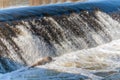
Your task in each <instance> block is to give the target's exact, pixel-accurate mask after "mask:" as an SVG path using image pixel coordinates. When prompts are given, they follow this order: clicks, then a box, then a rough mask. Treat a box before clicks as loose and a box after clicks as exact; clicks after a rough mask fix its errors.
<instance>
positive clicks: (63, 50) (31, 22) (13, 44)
mask: <svg viewBox="0 0 120 80" xmlns="http://www.w3.org/2000/svg"><path fill="white" fill-rule="evenodd" d="M113 2H114V3H113ZM119 2H120V1H118V0H115V1H112V0H110V1H98V2H84V3H65V4H57V5H56V4H55V5H48V6H40V7H39V6H38V7H25V8H20V9H7V10H1V11H0V72H1V73H7V72H10V71H14V70H17V69H19V68H21V67H23V66H28V65H31V64H32V63H34V62H36V61H37V60H39V59H40V58H42V57H45V56H51V57H56V56H57V58H56V59H55V60H57V59H58V60H57V61H58V62H59V63H61V62H62V60H61V59H60V60H59V57H58V56H60V58H67V57H64V56H63V55H64V54H66V56H68V55H69V53H71V52H73V53H72V54H70V55H71V56H73V58H72V59H70V62H69V61H67V60H69V59H66V60H65V61H66V63H64V64H63V66H64V68H65V71H67V70H68V69H69V68H68V67H69V66H77V67H79V68H80V69H79V71H81V68H83V69H92V70H96V69H97V70H101V69H106V67H108V66H109V67H110V65H108V62H109V57H111V56H110V55H111V54H112V55H114V52H111V53H110V54H104V53H99V49H100V48H101V47H98V48H95V50H94V49H93V51H95V54H94V53H92V51H91V53H89V54H87V55H83V54H82V51H81V52H79V53H77V54H76V53H75V52H76V51H78V50H82V49H84V53H88V52H89V51H90V50H87V49H88V48H92V47H96V46H98V45H101V44H105V43H108V42H111V41H113V40H117V39H120V12H119V10H120V9H119V8H120V4H119ZM117 42H118V43H119V41H117ZM108 46H109V45H107V47H108ZM105 47H106V46H105ZM118 47H119V46H118ZM103 48H104V47H103ZM108 48H109V47H108ZM96 49H98V51H96ZM110 49H112V47H111V48H110ZM115 49H117V48H116V47H115ZM97 53H98V54H97ZM105 53H106V52H105ZM73 54H75V55H78V54H79V55H80V57H79V59H80V60H79V59H78V60H79V61H80V62H74V58H75V60H77V58H76V57H74V55H73ZM117 54H119V52H118V53H117ZM79 55H78V56H79ZM92 55H96V56H92ZM105 58H108V62H107V61H105V62H104V59H105ZM111 58H113V60H116V61H118V60H119V59H118V58H119V55H118V56H116V54H115V57H114V56H112V57H111ZM99 59H101V60H99ZM102 59H103V62H102ZM72 61H73V62H72ZM81 61H82V63H81ZM84 61H86V62H84ZM87 61H91V62H87ZM92 61H93V62H94V63H92ZM95 61H96V62H95ZM58 62H57V64H58ZM117 63H118V64H119V62H117ZM53 65H56V63H51V64H50V65H48V66H51V67H52V66H53ZM93 65H94V66H93ZM102 66H103V67H102ZM57 67H58V66H57ZM112 67H114V64H113V66H112ZM117 67H120V66H119V65H118V66H117ZM62 68H63V67H62ZM67 68H68V69H67ZM110 68H111V67H110ZM40 70H41V69H40ZM43 70H44V69H43ZM59 70H61V69H59ZM70 70H71V72H72V71H73V72H74V70H72V69H70ZM75 70H77V69H75ZM45 71H46V70H45ZM71 72H70V73H71ZM54 73H55V74H58V72H54ZM66 73H69V70H68V72H66ZM76 73H77V72H75V74H76ZM111 73H112V72H111ZM20 74H21V73H20ZM48 74H49V73H48ZM83 74H87V73H83ZM100 74H101V73H100ZM67 75H72V74H66V76H67ZM96 75H97V73H96ZM98 75H99V74H98ZM35 76H36V75H35ZM61 76H62V75H61ZM74 76H76V75H74ZM91 76H94V79H102V78H101V77H96V76H95V75H93V74H91ZM28 77H29V76H28ZM84 78H85V77H84ZM69 79H70V78H69ZM69 79H68V80H69ZM76 79H78V78H76ZM76 79H75V80H76ZM86 79H87V78H86ZM4 80H5V79H4ZM8 80H9V79H8ZM15 80H16V78H15ZM18 80H20V79H18ZM25 80H26V79H25ZM33 80H34V79H33ZM38 80H39V79H38ZM48 80H49V79H48ZM58 80H59V79H58ZM60 80H61V79H60ZM65 80H66V79H65ZM73 80H74V79H73ZM78 80H79V79H78Z"/></svg>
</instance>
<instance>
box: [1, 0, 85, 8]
mask: <svg viewBox="0 0 120 80" xmlns="http://www.w3.org/2000/svg"><path fill="white" fill-rule="evenodd" d="M66 1H72V2H76V1H86V0H0V8H6V7H11V6H26V5H31V6H36V5H42V4H50V3H57V2H66Z"/></svg>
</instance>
